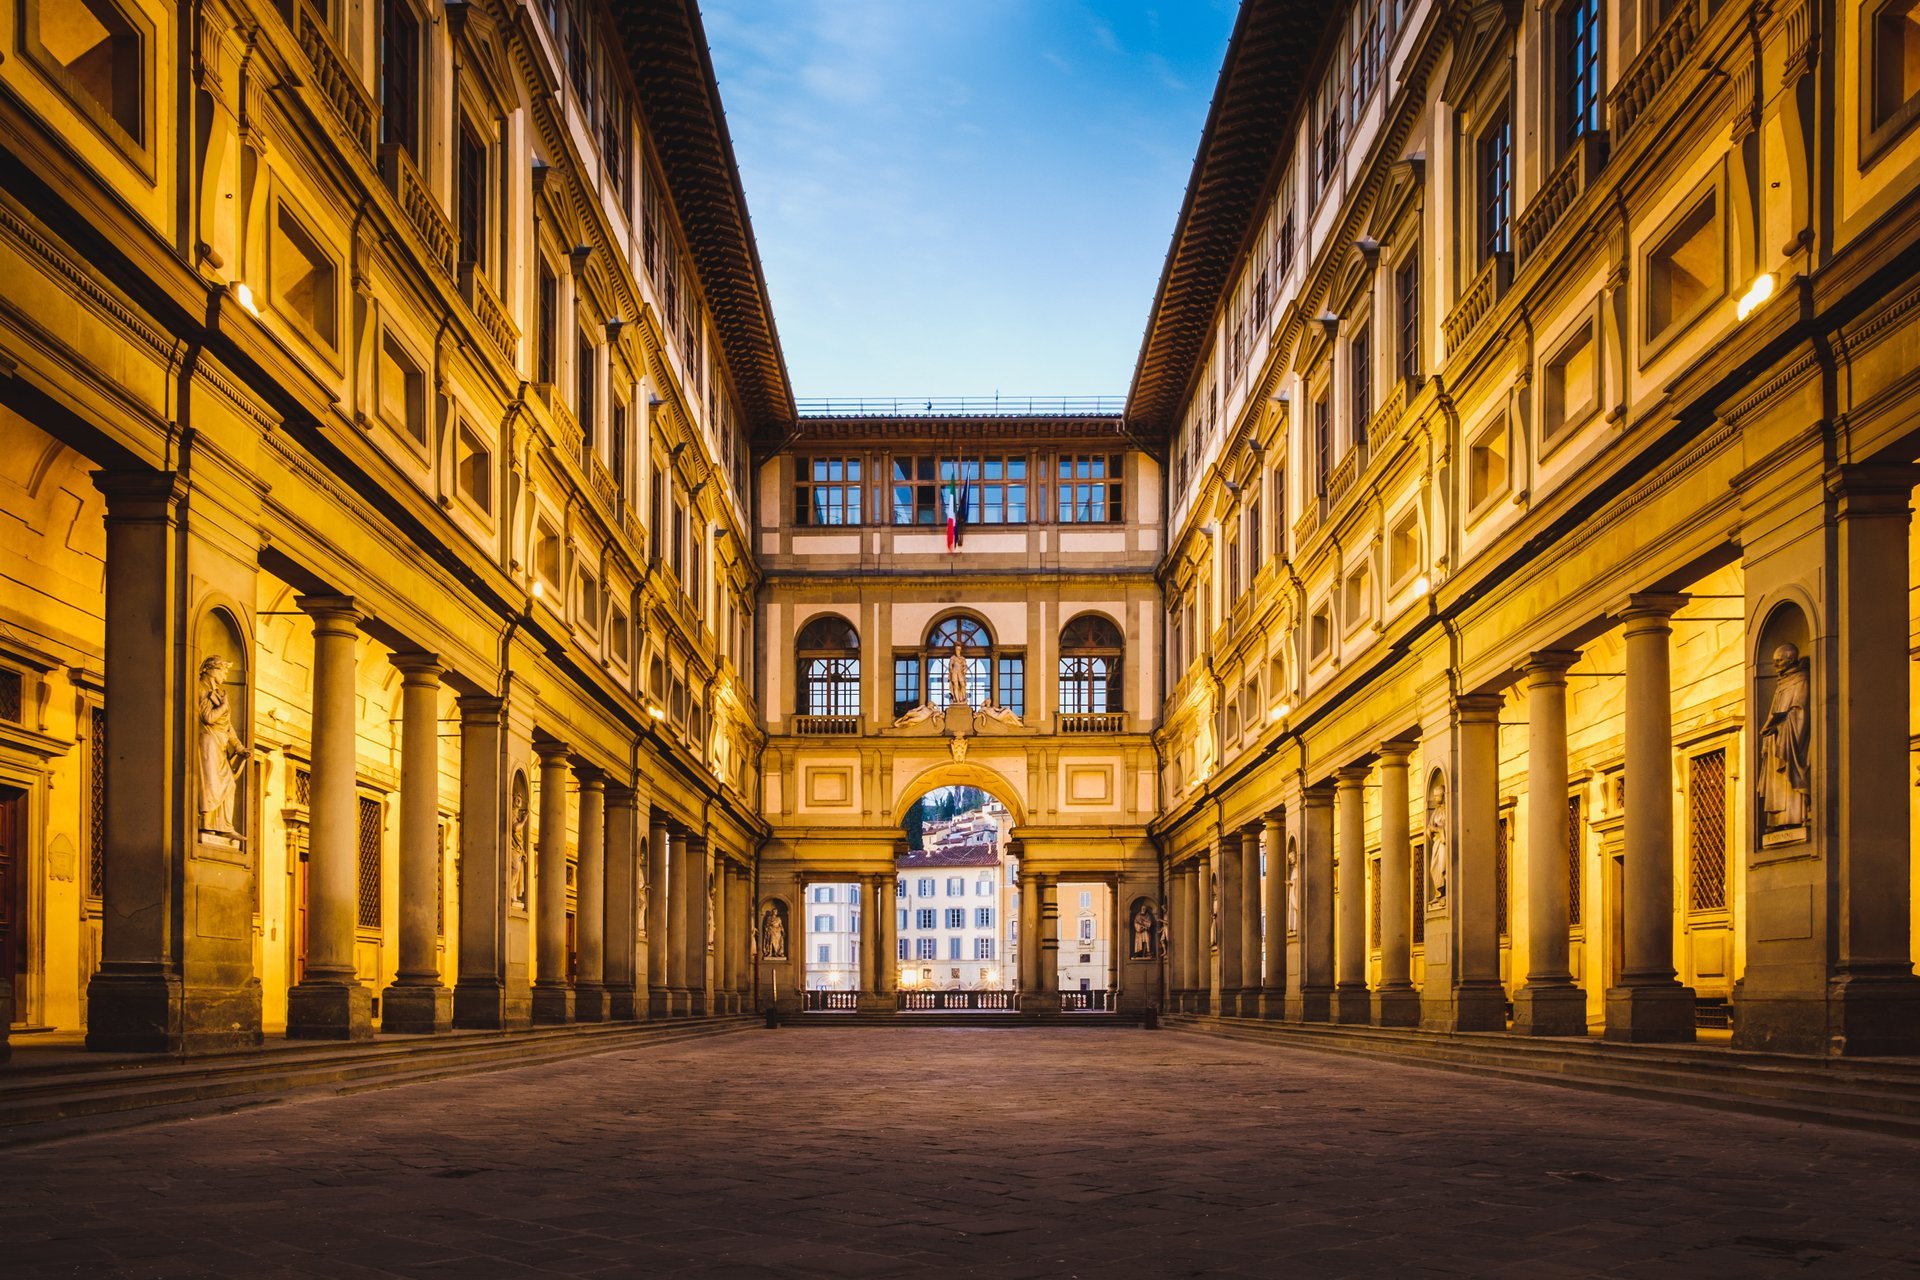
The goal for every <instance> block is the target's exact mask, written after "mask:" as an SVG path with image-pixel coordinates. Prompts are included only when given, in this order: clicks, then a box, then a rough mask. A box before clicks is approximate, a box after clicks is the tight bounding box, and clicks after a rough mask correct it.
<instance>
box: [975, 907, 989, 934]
mask: <svg viewBox="0 0 1920 1280" xmlns="http://www.w3.org/2000/svg"><path fill="white" fill-rule="evenodd" d="M973 927H974V928H976V929H991V928H993V908H992V907H975V908H974V909H973Z"/></svg>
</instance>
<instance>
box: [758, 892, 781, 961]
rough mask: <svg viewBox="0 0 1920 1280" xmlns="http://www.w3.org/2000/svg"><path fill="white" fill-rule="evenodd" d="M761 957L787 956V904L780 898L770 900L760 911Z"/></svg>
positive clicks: (768, 958)
mask: <svg viewBox="0 0 1920 1280" xmlns="http://www.w3.org/2000/svg"><path fill="white" fill-rule="evenodd" d="M760 958H761V959H762V960H785V959H786V958H787V904H786V903H784V902H782V901H781V900H780V899H778V898H773V899H771V900H769V901H768V903H767V906H766V909H765V910H764V911H762V912H761V913H760Z"/></svg>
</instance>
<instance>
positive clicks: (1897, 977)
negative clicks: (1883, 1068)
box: [1735, 968, 1920, 1058]
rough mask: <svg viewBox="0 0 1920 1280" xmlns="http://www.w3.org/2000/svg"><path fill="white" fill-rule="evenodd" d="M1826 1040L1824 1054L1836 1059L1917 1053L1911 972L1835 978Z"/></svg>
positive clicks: (1919, 1017) (1919, 997)
mask: <svg viewBox="0 0 1920 1280" xmlns="http://www.w3.org/2000/svg"><path fill="white" fill-rule="evenodd" d="M1743 1012H1744V1011H1739V1012H1736V1015H1735V1016H1736V1017H1738V1016H1741V1013H1743ZM1827 1035H1828V1040H1827V1052H1829V1053H1833V1054H1836V1055H1839V1056H1841V1057H1847V1058H1854V1057H1867V1056H1874V1055H1886V1054H1912V1053H1920V978H1915V977H1914V976H1913V970H1912V969H1911V968H1907V969H1905V970H1904V971H1899V970H1890V971H1888V972H1885V973H1865V974H1862V973H1849V974H1844V975H1842V976H1840V977H1838V978H1835V979H1834V980H1833V981H1832V982H1831V983H1829V984H1828V987H1827Z"/></svg>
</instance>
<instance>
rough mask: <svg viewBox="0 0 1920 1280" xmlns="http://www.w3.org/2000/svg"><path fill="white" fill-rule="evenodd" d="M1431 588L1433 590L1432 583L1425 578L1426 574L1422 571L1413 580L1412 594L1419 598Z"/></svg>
mask: <svg viewBox="0 0 1920 1280" xmlns="http://www.w3.org/2000/svg"><path fill="white" fill-rule="evenodd" d="M1431 590H1433V583H1432V582H1430V581H1428V580H1427V575H1426V574H1424V573H1423V574H1421V575H1420V576H1419V577H1417V578H1415V579H1414V580H1413V594H1414V598H1415V599H1418V598H1420V597H1421V596H1423V595H1425V594H1427V592H1429V591H1431Z"/></svg>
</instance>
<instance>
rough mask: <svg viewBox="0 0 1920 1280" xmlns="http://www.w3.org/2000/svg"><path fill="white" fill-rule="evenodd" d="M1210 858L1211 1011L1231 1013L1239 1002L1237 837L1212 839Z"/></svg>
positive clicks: (1239, 894)
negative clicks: (1212, 948)
mask: <svg viewBox="0 0 1920 1280" xmlns="http://www.w3.org/2000/svg"><path fill="white" fill-rule="evenodd" d="M1208 857H1209V858H1210V859H1211V860H1212V862H1213V874H1214V892H1213V909H1214V911H1215V913H1216V915H1215V917H1214V920H1215V923H1214V930H1215V938H1216V941H1217V943H1218V945H1217V947H1216V949H1215V957H1216V959H1215V963H1214V966H1213V973H1212V975H1211V977H1212V984H1213V1000H1212V1005H1213V1012H1214V1013H1216V1014H1218V1015H1219V1016H1221V1017H1230V1016H1232V1015H1233V1014H1234V1013H1236V1012H1238V1010H1239V1006H1240V899H1241V897H1242V896H1243V894H1242V882H1241V878H1240V841H1239V840H1238V839H1237V838H1236V837H1234V836H1232V835H1226V836H1222V837H1220V838H1219V839H1217V840H1215V841H1214V842H1213V844H1212V846H1211V848H1210V850H1209V852H1208Z"/></svg>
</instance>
